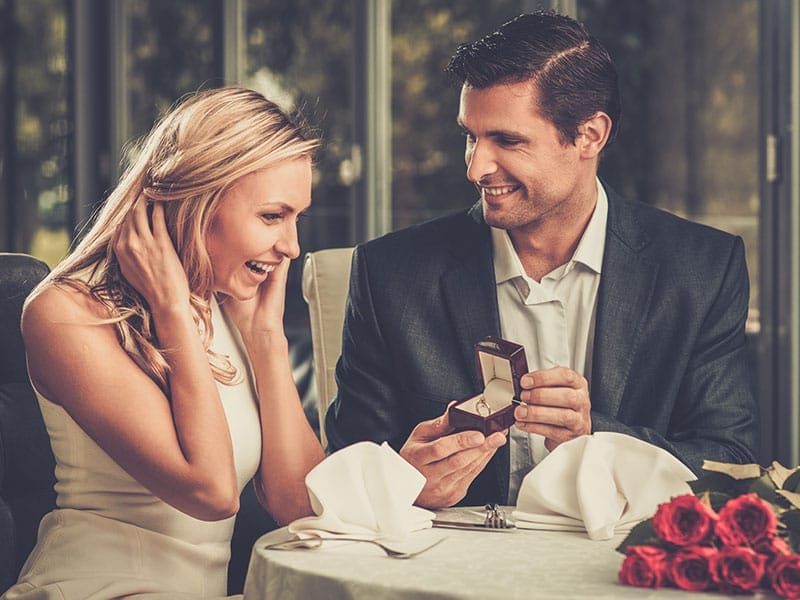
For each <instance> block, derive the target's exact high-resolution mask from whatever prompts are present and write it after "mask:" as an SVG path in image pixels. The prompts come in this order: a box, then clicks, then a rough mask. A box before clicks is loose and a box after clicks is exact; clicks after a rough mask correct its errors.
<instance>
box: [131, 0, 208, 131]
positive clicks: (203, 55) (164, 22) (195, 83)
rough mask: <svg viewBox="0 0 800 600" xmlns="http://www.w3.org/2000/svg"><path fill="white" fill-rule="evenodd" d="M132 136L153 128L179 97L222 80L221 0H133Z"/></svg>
mask: <svg viewBox="0 0 800 600" xmlns="http://www.w3.org/2000/svg"><path fill="white" fill-rule="evenodd" d="M126 10H127V15H128V19H129V20H128V26H129V29H128V31H129V33H128V36H129V37H128V39H129V40H130V42H129V44H130V45H129V54H128V57H127V60H128V66H129V68H128V78H127V85H128V93H129V96H128V99H129V102H130V105H129V108H130V114H129V115H128V118H129V128H130V130H129V131H128V132H127V133H128V137H138V136H140V135H142V134H144V133H147V132H148V131H149V130H150V128H151V127H152V126H153V122H154V121H155V120H156V119H157V118H158V117H160V116H161V115H162V114H163V113H164V112H165V111H166V109H167V108H169V107H170V106H171V105H172V103H173V102H175V100H177V99H178V98H179V97H181V96H183V95H184V94H186V93H189V92H193V91H195V90H197V89H200V88H202V87H214V86H216V85H219V83H220V81H221V79H220V78H216V79H215V75H217V73H216V70H217V69H216V63H215V57H214V49H215V42H214V26H215V24H218V23H219V21H220V17H219V14H220V13H219V9H218V2H216V1H215V0H170V1H169V2H163V1H160V0H127V3H126Z"/></svg>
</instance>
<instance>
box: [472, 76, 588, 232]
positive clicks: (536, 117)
mask: <svg viewBox="0 0 800 600" xmlns="http://www.w3.org/2000/svg"><path fill="white" fill-rule="evenodd" d="M458 124H459V125H460V126H461V127H462V128H463V129H464V132H465V134H466V150H465V153H464V159H465V161H466V163H467V179H469V180H470V181H471V182H472V183H474V184H475V185H476V187H477V188H478V190H479V191H480V194H481V201H482V204H483V214H484V217H485V219H486V222H487V223H488V224H489V225H492V226H494V227H499V228H502V229H508V230H514V229H519V228H526V227H527V228H529V229H530V228H532V229H538V228H540V227H541V226H542V225H544V224H545V223H548V222H558V221H561V220H563V219H568V218H570V217H575V214H576V212H577V213H578V214H580V213H582V212H583V210H585V209H584V208H583V206H584V203H585V202H587V201H591V202H593V201H594V199H595V197H596V186H595V182H594V168H596V167H595V166H594V163H592V164H589V162H588V161H586V160H581V157H580V151H579V149H578V147H577V146H576V144H573V143H571V142H564V141H563V140H562V138H561V135H560V134H559V131H558V129H556V127H555V125H553V124H552V123H551V122H550V121H548V120H547V119H545V118H544V117H543V116H541V114H539V111H538V109H537V93H536V88H535V86H534V85H532V84H531V83H530V82H522V83H514V84H503V85H495V86H491V87H488V88H485V89H476V88H472V87H468V86H464V87H463V88H462V90H461V103H460V107H459V113H458ZM589 190H591V193H592V194H593V195H592V196H589V195H588V194H589ZM528 226H530V227H528Z"/></svg>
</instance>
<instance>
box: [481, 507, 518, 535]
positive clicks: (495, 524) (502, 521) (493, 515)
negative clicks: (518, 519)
mask: <svg viewBox="0 0 800 600" xmlns="http://www.w3.org/2000/svg"><path fill="white" fill-rule="evenodd" d="M484 509H485V510H486V516H485V517H484V519H483V526H484V527H487V528H489V529H511V528H513V527H514V523H513V522H512V521H511V520H510V519H507V518H506V513H505V511H503V510H501V509H500V507H499V506H498V505H497V504H487V505H486V506H485V507H484Z"/></svg>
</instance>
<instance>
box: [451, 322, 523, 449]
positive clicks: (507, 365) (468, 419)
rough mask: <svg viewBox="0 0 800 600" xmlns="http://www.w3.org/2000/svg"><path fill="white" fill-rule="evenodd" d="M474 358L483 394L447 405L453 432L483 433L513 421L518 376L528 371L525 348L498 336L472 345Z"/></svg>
mask: <svg viewBox="0 0 800 600" xmlns="http://www.w3.org/2000/svg"><path fill="white" fill-rule="evenodd" d="M475 359H476V363H477V367H478V371H479V372H480V374H481V379H482V380H483V386H484V389H483V393H482V394H478V395H477V396H471V397H469V398H467V399H465V400H462V401H461V402H459V403H458V404H454V405H453V406H451V407H450V411H449V414H450V425H452V426H453V427H454V428H455V430H456V431H463V430H465V429H475V430H477V431H480V432H482V433H483V434H484V435H489V434H490V433H494V432H495V431H502V430H504V429H507V428H509V427H511V425H513V424H514V407H515V406H516V404H518V403H519V395H520V392H521V391H522V387H521V385H520V382H519V381H520V378H521V377H522V376H523V375H524V374H525V373H527V372H528V361H527V360H526V358H525V348H523V347H522V346H520V345H519V344H515V343H514V342H510V341H508V340H504V339H502V338H499V337H492V336H489V337H486V338H484V339H482V340H481V341H479V342H478V343H477V344H475Z"/></svg>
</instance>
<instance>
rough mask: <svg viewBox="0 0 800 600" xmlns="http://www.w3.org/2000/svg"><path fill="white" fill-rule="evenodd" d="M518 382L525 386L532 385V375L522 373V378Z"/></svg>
mask: <svg viewBox="0 0 800 600" xmlns="http://www.w3.org/2000/svg"><path fill="white" fill-rule="evenodd" d="M520 383H521V384H522V385H523V386H525V387H530V386H532V385H533V377H531V376H530V375H523V376H522V379H520Z"/></svg>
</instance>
